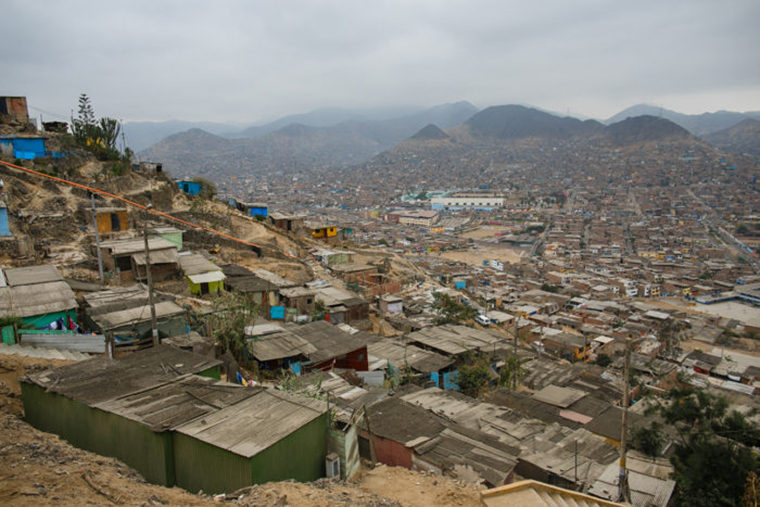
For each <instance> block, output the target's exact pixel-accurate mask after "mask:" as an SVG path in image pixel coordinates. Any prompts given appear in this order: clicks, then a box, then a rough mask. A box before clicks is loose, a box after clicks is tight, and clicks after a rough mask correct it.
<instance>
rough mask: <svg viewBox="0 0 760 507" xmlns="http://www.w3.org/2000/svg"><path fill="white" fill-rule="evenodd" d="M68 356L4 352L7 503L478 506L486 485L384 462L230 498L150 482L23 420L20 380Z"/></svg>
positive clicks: (2, 472)
mask: <svg viewBox="0 0 760 507" xmlns="http://www.w3.org/2000/svg"><path fill="white" fill-rule="evenodd" d="M62 364H66V362H65V361H54V360H49V359H34V358H26V357H18V356H9V355H0V460H1V461H2V463H3V466H2V467H0V504H3V505H18V506H37V505H140V506H151V505H213V504H217V505H218V503H219V502H225V503H236V504H239V505H247V506H254V505H256V506H285V505H292V506H304V507H306V506H308V507H312V506H318V507H328V506H332V505H343V506H349V505H360V506H373V507H374V506H415V507H416V506H420V507H422V506H428V505H441V506H455V505H478V504H479V494H478V490H477V489H475V488H474V487H472V486H466V485H462V484H460V483H458V482H454V481H451V480H449V479H446V478H442V477H440V476H436V475H432V474H426V473H418V472H412V471H410V470H407V469H404V468H396V467H387V466H383V465H380V466H378V467H376V468H373V469H369V470H363V471H362V472H361V473H360V474H359V477H357V478H356V480H355V482H344V481H333V480H327V479H322V480H319V481H316V482H313V483H296V482H277V483H268V484H263V485H259V486H251V487H250V488H244V489H243V490H240V491H237V492H235V493H234V494H230V495H226V496H224V497H216V498H214V497H211V496H209V495H203V494H198V495H195V494H192V493H189V492H187V491H185V490H182V489H179V488H165V487H161V486H155V485H153V484H148V483H147V482H145V480H144V479H143V478H142V477H141V476H140V475H139V474H138V473H137V472H135V471H134V470H132V469H131V468H130V467H128V466H127V465H125V464H124V463H121V462H120V461H118V460H116V459H113V458H106V457H103V456H99V455H97V454H93V453H90V452H87V451H83V450H81V449H78V448H76V447H73V446H71V445H69V444H68V443H67V442H66V441H64V440H61V439H60V438H58V437H57V436H56V435H51V434H49V433H44V432H42V431H38V430H36V429H34V428H32V427H31V426H29V425H28V424H27V423H26V422H24V421H23V419H22V417H23V405H22V400H21V397H20V388H19V383H18V378H19V377H20V376H22V375H24V374H29V373H33V372H36V371H41V370H43V369H46V368H49V367H54V366H60V365H62Z"/></svg>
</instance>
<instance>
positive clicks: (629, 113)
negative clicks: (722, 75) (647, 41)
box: [605, 104, 760, 136]
mask: <svg viewBox="0 0 760 507" xmlns="http://www.w3.org/2000/svg"><path fill="white" fill-rule="evenodd" d="M644 115H648V116H656V117H659V118H664V119H666V120H670V121H672V122H673V123H675V124H677V125H680V126H681V127H683V128H685V129H686V130H688V131H689V132H691V133H692V134H694V135H695V136H704V135H706V134H710V133H712V132H717V131H718V130H723V129H726V128H729V127H732V126H734V125H736V124H737V123H739V122H741V121H743V120H745V119H747V118H754V119H756V120H760V111H749V112H746V113H737V112H733V111H717V112H715V113H702V114H683V113H678V112H676V111H671V110H670V109H664V108H661V107H657V106H651V105H648V104H638V105H635V106H631V107H629V108H627V109H624V110H622V111H620V112H619V113H617V114H616V115H614V116H612V117H611V118H609V119H607V120H606V121H605V123H606V124H608V125H610V124H612V123H618V122H620V121H622V120H625V119H626V118H631V117H635V116H644Z"/></svg>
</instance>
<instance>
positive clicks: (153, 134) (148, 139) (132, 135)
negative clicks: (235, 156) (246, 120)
mask: <svg viewBox="0 0 760 507" xmlns="http://www.w3.org/2000/svg"><path fill="white" fill-rule="evenodd" d="M122 128H123V129H124V136H125V137H126V141H127V146H129V147H130V148H131V149H132V150H134V151H135V152H140V151H142V150H144V149H146V148H147V147H149V146H151V145H153V144H156V143H157V142H159V141H160V140H161V139H164V138H165V137H167V136H170V135H172V134H176V133H178V132H184V131H187V130H190V129H201V130H205V131H206V132H209V133H211V134H215V135H218V136H226V135H230V134H231V133H233V132H237V131H239V130H240V127H239V126H235V125H227V124H224V123H213V122H190V121H180V120H169V121H162V122H151V121H129V122H125V123H124V125H123V126H122Z"/></svg>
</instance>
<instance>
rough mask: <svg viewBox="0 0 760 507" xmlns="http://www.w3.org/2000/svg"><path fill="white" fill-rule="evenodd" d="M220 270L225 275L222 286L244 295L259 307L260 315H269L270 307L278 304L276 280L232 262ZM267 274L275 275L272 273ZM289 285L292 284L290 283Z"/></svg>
mask: <svg viewBox="0 0 760 507" xmlns="http://www.w3.org/2000/svg"><path fill="white" fill-rule="evenodd" d="M260 271H265V270H260ZM222 272H223V273H224V276H225V280H224V286H225V288H226V289H227V290H228V291H232V292H237V293H238V294H242V295H244V296H245V298H246V299H247V300H248V302H249V303H251V304H254V305H256V306H258V307H260V308H261V310H260V314H261V315H262V316H265V317H267V318H269V317H271V309H272V308H273V307H277V306H279V304H280V292H279V285H278V284H277V283H276V280H274V279H266V278H263V277H261V276H259V275H258V274H255V273H253V272H252V271H250V270H248V269H246V268H244V267H242V266H237V265H234V264H229V265H226V266H222ZM266 273H269V271H266ZM269 274H270V275H272V276H273V277H276V275H274V273H269ZM277 278H279V277H277ZM280 280H284V279H280ZM286 285H288V284H286ZM289 285H293V284H292V283H290V284H289Z"/></svg>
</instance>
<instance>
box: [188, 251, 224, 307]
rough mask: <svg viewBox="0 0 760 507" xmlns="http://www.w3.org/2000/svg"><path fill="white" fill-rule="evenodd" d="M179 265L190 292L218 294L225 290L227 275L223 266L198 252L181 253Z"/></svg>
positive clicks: (199, 294) (200, 294)
mask: <svg viewBox="0 0 760 507" xmlns="http://www.w3.org/2000/svg"><path fill="white" fill-rule="evenodd" d="M179 265H180V268H181V269H182V273H184V275H185V278H186V279H187V283H188V286H189V288H190V293H191V294H195V295H198V296H202V295H204V294H218V293H219V292H221V291H222V290H224V280H225V278H226V276H225V275H224V273H223V272H222V268H220V267H219V266H217V265H216V264H214V263H213V262H211V261H209V260H208V259H206V258H205V257H203V256H202V255H200V254H197V253H190V252H182V253H181V254H179Z"/></svg>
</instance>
